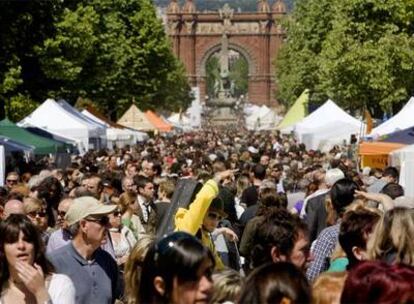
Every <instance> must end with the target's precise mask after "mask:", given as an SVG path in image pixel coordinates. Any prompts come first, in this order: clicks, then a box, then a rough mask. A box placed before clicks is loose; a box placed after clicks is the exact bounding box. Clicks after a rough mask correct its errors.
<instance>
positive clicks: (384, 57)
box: [276, 0, 414, 113]
mask: <svg viewBox="0 0 414 304" xmlns="http://www.w3.org/2000/svg"><path fill="white" fill-rule="evenodd" d="M413 16H414V2H413V1H397V0H390V1H382V0H334V1H326V0H322V1H321V0H319V1H316V0H302V1H299V2H297V7H296V9H295V12H294V14H293V16H292V19H291V20H289V21H288V22H287V24H288V40H287V43H286V44H285V45H284V46H283V48H282V51H281V53H280V57H279V63H278V65H277V69H276V73H277V77H278V81H279V83H278V84H279V88H280V92H279V97H280V98H281V99H282V100H284V101H286V103H288V104H289V103H291V102H293V101H294V100H295V99H296V98H297V96H298V95H299V94H300V93H301V92H302V91H303V90H304V89H305V88H309V89H310V90H311V93H312V97H311V100H312V101H313V102H317V103H321V102H323V101H325V100H326V98H327V97H330V98H332V99H333V100H335V101H336V102H338V103H339V104H340V105H341V106H342V107H344V108H348V109H352V110H356V109H361V110H362V109H363V108H365V107H368V108H370V109H371V110H374V111H375V112H377V113H378V112H379V111H380V110H386V111H390V110H391V109H393V108H398V106H401V104H402V103H403V102H405V101H407V99H408V98H409V96H410V95H411V94H412V90H413V88H414V76H413V74H412V71H413V69H414V57H413V56H412V49H413V46H414V38H413V33H414V27H413V25H412V22H411V20H413Z"/></svg>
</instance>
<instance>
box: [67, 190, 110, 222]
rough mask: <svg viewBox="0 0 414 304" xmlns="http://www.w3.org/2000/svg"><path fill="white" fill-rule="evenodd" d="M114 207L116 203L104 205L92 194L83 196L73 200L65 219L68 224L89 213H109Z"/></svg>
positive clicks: (89, 214)
mask: <svg viewBox="0 0 414 304" xmlns="http://www.w3.org/2000/svg"><path fill="white" fill-rule="evenodd" d="M116 208H117V205H104V204H101V203H100V202H99V201H98V200H97V199H96V198H94V197H92V196H83V197H79V198H76V199H74V200H73V203H72V205H71V206H70V207H69V210H68V212H67V213H66V216H65V219H66V221H67V222H68V225H69V226H70V225H73V224H75V223H77V222H79V221H80V220H81V219H84V218H86V217H88V216H91V215H92V216H93V215H106V214H110V213H112V212H114V211H115V209H116Z"/></svg>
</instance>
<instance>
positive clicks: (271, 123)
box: [245, 105, 281, 130]
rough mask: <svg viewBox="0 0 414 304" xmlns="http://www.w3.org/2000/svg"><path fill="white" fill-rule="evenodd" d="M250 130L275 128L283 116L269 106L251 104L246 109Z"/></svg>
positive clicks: (247, 124) (247, 125)
mask: <svg viewBox="0 0 414 304" xmlns="http://www.w3.org/2000/svg"><path fill="white" fill-rule="evenodd" d="M245 113H246V114H247V115H246V127H247V129H248V130H274V129H275V128H276V126H277V124H278V123H279V122H280V120H281V117H280V116H279V115H277V114H276V112H275V111H273V110H272V109H270V108H269V107H267V106H265V105H263V106H261V107H259V106H251V107H248V108H246V109H245Z"/></svg>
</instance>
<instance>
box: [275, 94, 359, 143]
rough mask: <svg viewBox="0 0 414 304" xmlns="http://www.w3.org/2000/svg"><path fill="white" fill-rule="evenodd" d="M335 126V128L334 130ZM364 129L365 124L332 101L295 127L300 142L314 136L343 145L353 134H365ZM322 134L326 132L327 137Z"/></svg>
mask: <svg viewBox="0 0 414 304" xmlns="http://www.w3.org/2000/svg"><path fill="white" fill-rule="evenodd" d="M333 126H335V127H334V128H333ZM285 129H286V128H285ZM364 129H365V124H364V123H363V122H361V121H360V120H358V119H356V118H354V117H352V116H351V115H349V114H348V113H346V112H345V111H344V110H342V109H341V108H340V107H338V106H337V105H336V104H335V103H334V102H333V101H332V100H330V99H329V100H328V101H326V102H325V103H324V104H323V105H322V106H320V107H319V108H318V109H317V110H316V111H314V112H313V113H311V114H310V115H308V116H307V117H306V118H304V119H303V120H301V121H300V122H299V123H297V124H295V125H294V126H293V130H294V132H295V133H296V135H297V137H298V140H299V142H303V140H304V138H305V137H306V136H309V134H313V135H314V136H316V138H317V137H320V138H321V140H324V141H328V140H330V139H332V140H335V141H339V142H341V143H342V142H343V141H349V139H350V137H351V135H352V134H356V135H358V134H361V133H363V132H364ZM282 131H283V130H282ZM322 132H325V133H326V135H324V134H322ZM328 134H329V136H328ZM314 145H316V146H319V143H318V142H317V141H316V140H315V141H314ZM307 148H308V147H307ZM325 148H326V149H329V148H328V147H325Z"/></svg>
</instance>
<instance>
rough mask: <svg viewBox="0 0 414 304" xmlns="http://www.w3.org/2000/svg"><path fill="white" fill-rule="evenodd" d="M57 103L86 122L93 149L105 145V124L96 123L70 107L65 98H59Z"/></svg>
mask: <svg viewBox="0 0 414 304" xmlns="http://www.w3.org/2000/svg"><path fill="white" fill-rule="evenodd" d="M58 104H59V105H60V106H61V107H62V108H63V109H65V110H66V111H67V112H69V113H71V114H72V115H74V116H76V117H78V118H79V119H81V120H82V121H84V123H85V124H87V126H88V129H89V138H90V142H91V143H92V146H93V148H94V149H100V148H104V147H106V125H105V124H101V123H98V122H96V121H94V120H92V119H90V118H89V117H87V116H85V115H83V114H82V113H81V112H79V111H78V110H77V109H75V108H74V107H72V106H71V105H70V104H69V103H67V102H66V101H65V100H63V99H61V100H59V101H58Z"/></svg>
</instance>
